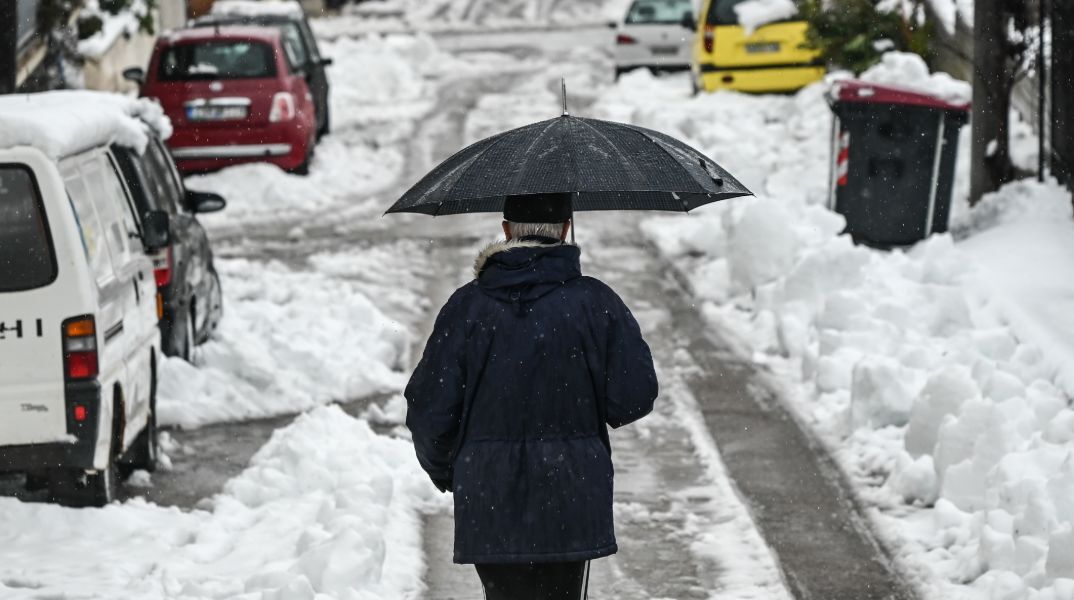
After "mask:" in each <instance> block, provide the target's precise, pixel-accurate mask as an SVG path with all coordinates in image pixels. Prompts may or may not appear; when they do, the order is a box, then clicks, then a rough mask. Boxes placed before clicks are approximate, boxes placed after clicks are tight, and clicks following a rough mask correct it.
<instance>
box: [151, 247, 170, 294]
mask: <svg viewBox="0 0 1074 600" xmlns="http://www.w3.org/2000/svg"><path fill="white" fill-rule="evenodd" d="M149 257H150V258H151V259H153V277H155V278H156V280H157V287H158V288H162V287H165V286H166V285H168V284H169V283H171V282H172V267H173V265H174V263H175V257H174V256H172V247H171V246H168V247H167V248H162V249H160V250H157V251H156V252H154V253H152V254H151V255H150V256H149Z"/></svg>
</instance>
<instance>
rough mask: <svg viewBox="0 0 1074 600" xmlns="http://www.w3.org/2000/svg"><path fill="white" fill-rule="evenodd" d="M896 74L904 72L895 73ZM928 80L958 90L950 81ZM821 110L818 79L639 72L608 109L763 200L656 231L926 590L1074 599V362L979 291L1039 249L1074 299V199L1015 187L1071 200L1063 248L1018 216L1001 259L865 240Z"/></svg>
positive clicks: (965, 247) (661, 223) (1039, 203)
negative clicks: (789, 81) (790, 87)
mask: <svg viewBox="0 0 1074 600" xmlns="http://www.w3.org/2000/svg"><path fill="white" fill-rule="evenodd" d="M892 63H894V64H892ZM892 66H894V67H906V66H907V62H906V61H904V60H901V59H898V58H896V59H895V60H891V59H889V60H888V61H887V62H885V64H884V66H883V67H882V68H888V67H892ZM910 66H912V65H910ZM892 71H895V72H898V71H900V69H897V68H896V69H892ZM902 72H903V73H904V76H903V82H904V83H905V79H906V76H905V73H906V71H902ZM910 74H911V75H913V71H912V70H911V71H910ZM925 85H926V86H932V85H935V87H934V88H933V89H934V90H935V91H936V92H937V93H947V92H948V91H950V89H952V88H956V87H960V86H957V85H951V82H949V81H945V80H944V79H943V78H936V77H935V76H932V77H929V78H928V83H925ZM822 96H823V86H822V85H820V84H818V85H814V86H811V87H808V88H806V89H804V90H802V91H801V92H799V93H798V94H797V95H796V96H794V97H773V96H745V95H741V94H735V93H721V94H710V95H701V96H697V97H690V95H689V84H688V81H687V80H686V79H680V80H676V79H664V80H656V79H654V78H652V77H651V76H649V75H648V74H647V73H640V72H638V73H632V74H629V75H627V76H625V77H624V78H623V79H622V80H621V81H620V83H619V84H618V85H617V86H616V87H614V88H612V89H611V90H609V91H608V93H606V94H605V95H604V96H603V97H602V98H601V99H600V100H598V102H597V104H596V106H595V107H594V111H595V112H596V116H602V117H607V118H613V119H620V120H627V121H632V122H635V123H638V124H641V125H644V126H648V127H652V128H654V129H657V130H662V131H665V132H667V133H669V134H672V135H675V136H677V137H680V138H682V139H684V140H686V141H688V142H690V143H692V144H693V145H695V146H696V147H698V148H700V149H702V150H703V151H706V152H707V153H709V154H710V156H712V157H713V158H715V159H716V160H717V162H719V163H720V164H722V165H723V166H725V167H727V168H728V169H729V170H730V171H731V172H732V173H734V174H736V176H739V177H740V178H741V179H742V180H743V182H744V183H745V184H746V185H747V186H749V187H750V188H751V189H753V190H754V191H755V192H757V193H758V196H759V198H757V199H736V200H732V201H729V202H724V203H719V204H717V205H714V206H710V207H706V208H703V209H700V210H698V211H695V212H696V214H694V215H692V216H689V217H682V216H676V217H658V218H653V219H651V220H649V221H648V222H647V223H646V224H645V226H644V231H645V233H646V234H647V235H648V236H649V237H650V238H651V239H652V240H653V241H654V242H655V243H656V244H657V245H658V246H659V248H660V249H661V251H662V252H663V253H664V254H666V255H668V256H669V257H672V258H674V262H675V264H676V265H679V266H680V268H682V269H683V270H684V272H685V273H686V274H687V275H688V276H689V277H690V279H691V281H692V284H693V287H694V292H695V293H696V294H697V295H698V296H699V298H700V299H701V300H702V301H703V302H704V308H703V311H704V313H705V316H706V317H707V318H708V320H709V321H710V323H711V324H712V326H713V327H718V328H719V329H720V330H721V331H722V332H723V333H724V334H725V335H732V336H737V337H738V338H740V339H741V340H743V341H744V342H745V343H746V344H747V346H748V347H750V348H752V349H753V350H754V352H755V353H756V354H755V357H756V359H757V360H759V361H762V362H765V363H768V364H769V365H770V366H771V368H772V369H773V370H774V371H775V372H776V373H778V374H779V377H780V379H781V381H783V382H784V385H785V387H786V390H787V395H788V397H789V398H790V399H791V400H792V402H793V404H794V406H795V407H796V408H797V410H798V411H799V412H800V414H801V415H802V417H803V420H804V421H806V422H808V423H810V424H812V425H813V426H814V427H816V428H817V430H818V431H819V432H821V434H822V435H823V437H824V438H825V439H827V440H828V441H829V443H831V444H832V445H833V447H834V448H835V450H836V455H837V456H838V458H839V459H840V462H841V464H842V465H843V466H844V468H845V469H846V470H847V471H848V473H849V474H850V475H851V477H852V479H853V480H854V481H855V482H856V484H857V485H858V486H859V491H860V493H861V494H862V496H863V498H865V500H866V501H867V503H868V504H869V505H871V506H873V507H874V512H875V515H876V522H877V523H878V524H879V526H881V527H882V530H883V532H884V533H885V537H886V538H887V540H888V541H889V542H890V543H892V544H893V545H894V546H895V548H896V553H897V554H898V555H899V556H901V557H902V559H903V560H904V564H905V565H907V566H908V568H909V569H910V570H911V571H912V572H913V573H914V574H915V575H916V576H917V577H918V578H919V580H920V583H921V586H922V587H923V588H924V589H925V590H926V591H927V593H928V596H929V597H932V598H972V599H976V598H982V599H983V598H999V597H1002V598H1026V599H1029V598H1033V599H1038V600H1043V599H1045V598H1047V599H1053V598H1072V597H1074V595H1072V592H1074V533H1072V532H1074V504H1072V503H1071V500H1070V499H1071V498H1074V410H1072V408H1071V400H1070V398H1071V396H1070V391H1069V390H1066V391H1064V388H1065V387H1067V382H1068V379H1066V377H1067V375H1066V373H1067V372H1068V371H1069V369H1068V368H1067V367H1066V365H1067V364H1069V363H1070V358H1069V355H1067V354H1063V353H1062V352H1060V351H1057V350H1055V349H1054V348H1051V347H1050V346H1049V345H1048V344H1047V343H1044V338H1042V337H1040V336H1039V335H1037V334H1034V333H1032V331H1031V329H1029V328H1026V327H1018V325H1017V323H1018V320H1017V318H1016V317H1017V316H1018V313H1017V311H1015V310H1012V309H1011V306H1012V305H1011V304H1009V303H1007V302H1005V301H1004V300H1005V299H1004V298H1003V297H1002V296H999V295H996V294H994V293H991V292H990V291H987V290H985V289H983V288H982V286H981V285H982V284H981V282H982V281H985V282H988V281H993V282H994V281H995V280H996V277H1000V276H1002V274H1003V273H1004V272H1006V273H1018V272H1019V269H1018V268H1017V266H1020V267H1021V271H1025V270H1026V269H1028V268H1031V266H1030V264H1029V263H1030V262H1033V261H1034V260H1036V259H1033V258H1032V256H1037V255H1039V254H1040V253H1038V254H1037V255H1029V254H1024V253H1020V252H1019V250H1018V248H1019V246H1020V245H1024V244H1028V243H1030V241H1029V240H1030V239H1032V236H1034V235H1035V236H1038V237H1040V238H1041V239H1040V240H1039V241H1038V242H1037V243H1039V244H1042V245H1045V244H1048V245H1047V248H1051V249H1052V250H1051V252H1050V253H1048V251H1047V250H1045V253H1046V254H1047V256H1050V257H1051V259H1050V260H1049V261H1042V264H1040V265H1039V266H1034V267H1032V269H1033V270H1037V269H1054V270H1055V271H1054V272H1055V273H1056V275H1054V276H1053V277H1054V278H1056V279H1058V281H1055V282H1054V283H1055V285H1052V286H1049V287H1048V288H1047V289H1051V290H1053V291H1052V292H1049V293H1051V294H1053V296H1051V297H1052V298H1054V299H1056V300H1059V299H1061V298H1066V297H1074V289H1070V288H1074V277H1066V278H1064V277H1063V276H1062V275H1060V274H1059V273H1065V272H1067V271H1068V270H1069V269H1066V267H1065V265H1059V264H1058V262H1062V261H1063V260H1064V258H1063V257H1064V256H1069V254H1068V253H1067V251H1064V250H1058V248H1065V247H1067V246H1069V239H1070V238H1071V233H1072V232H1071V231H1070V230H1071V229H1074V227H1071V226H1070V225H1069V222H1070V215H1069V195H1067V194H1065V193H1062V192H1060V191H1059V190H1058V188H1055V187H1049V186H1042V187H1032V186H1030V187H1025V186H1023V187H1021V188H1017V189H1016V190H1015V189H1012V190H1010V191H1009V192H1007V198H1009V197H1011V196H1022V197H1024V201H1023V204H1024V205H1025V206H1027V207H1028V208H1026V209H1025V210H1026V211H1027V212H1028V213H1029V214H1031V215H1041V214H1042V213H1041V211H1042V210H1045V211H1046V212H1045V213H1043V214H1053V213H1054V209H1052V208H1042V207H1046V206H1054V205H1055V202H1054V201H1051V200H1049V199H1048V197H1049V195H1060V194H1061V195H1062V197H1063V198H1064V201H1063V202H1064V203H1065V204H1064V206H1065V207H1066V213H1064V214H1065V216H1064V217H1063V219H1064V221H1063V223H1065V225H1064V227H1065V228H1064V231H1065V232H1066V234H1065V236H1066V237H1062V238H1060V239H1063V240H1066V242H1065V245H1062V244H1060V245H1055V244H1050V242H1047V241H1046V240H1045V239H1044V238H1045V237H1047V239H1055V236H1054V235H1050V234H1048V231H1047V230H1046V229H1045V228H1043V227H1041V226H1040V223H1041V222H1047V221H1053V222H1054V219H1052V218H1051V217H1044V218H1040V217H1034V218H1033V219H1030V221H1029V222H1028V224H1027V221H1026V220H1024V219H1022V220H1019V219H1016V217H1014V216H1010V218H1011V219H1015V220H1016V221H1017V222H1018V223H1021V226H1023V227H1026V228H1027V229H1026V230H1025V235H1015V234H1014V233H1010V232H1008V233H1005V234H1001V235H1002V236H1003V237H1005V238H1007V239H1008V240H1009V241H1010V243H1008V244H1007V245H1006V246H1005V247H1000V246H998V245H997V243H996V242H995V241H994V240H990V239H989V238H988V235H989V234H988V232H984V233H976V234H975V235H973V236H971V237H970V238H969V239H968V240H967V241H965V242H963V243H956V242H955V241H954V239H953V238H952V237H950V236H947V235H940V236H934V237H933V238H931V239H930V240H928V241H926V242H923V243H921V244H919V245H917V246H916V247H914V248H911V249H908V250H906V251H895V252H880V251H874V250H870V249H867V248H864V247H860V246H855V245H854V244H853V243H852V242H851V241H850V239H849V238H848V237H847V236H843V235H840V232H841V231H842V229H843V227H844V221H843V218H842V216H840V215H837V214H835V213H832V212H830V211H829V210H828V209H827V208H825V206H824V205H825V201H826V195H827V194H826V190H827V183H828V181H827V178H828V173H829V165H828V161H829V144H830V139H829V136H830V129H829V128H830V126H831V125H830V123H831V121H830V117H829V116H828V109H827V107H826V105H825V104H824V101H823V97H822ZM1000 201H1001V200H997V202H1000ZM1047 211H1052V212H1047ZM1026 236H1029V237H1026ZM975 244H981V245H983V246H986V247H988V248H989V249H990V250H992V252H991V253H988V252H984V251H982V249H981V248H980V247H977V246H975ZM997 252H998V253H1002V252H1008V253H1019V254H1017V255H1016V256H1019V257H1023V258H1025V259H1026V262H1023V261H1021V260H1019V259H1018V258H1014V257H1010V258H1008V259H1007V260H1008V264H1013V265H1016V268H1014V269H1013V270H1012V269H1006V270H1005V271H1001V272H999V275H996V272H994V271H990V270H988V268H987V265H985V264H982V262H985V261H988V260H989V257H990V256H995V255H996V253H997ZM1057 253H1058V254H1060V255H1061V256H1054V255H1055V254H1057ZM978 255H979V256H980V257H981V261H982V262H978V259H977V257H978ZM692 257H699V258H692ZM1066 262H1069V261H1066ZM1053 263H1055V264H1053ZM1064 269H1065V270H1064ZM1042 272H1049V271H1042ZM1039 280H1040V278H1037V281H1039ZM1066 280H1070V281H1066ZM1000 281H1002V280H1000ZM1043 281H1044V282H1045V283H1048V282H1050V281H1051V280H1049V279H1048V278H1044V279H1043ZM1060 282H1063V283H1060ZM1029 289H1033V288H1029ZM1062 290H1069V291H1062ZM1038 291H1039V290H1038ZM1011 292H1012V293H1013V294H1014V295H1015V296H1017V295H1018V294H1019V293H1023V294H1024V293H1026V292H1025V291H1024V289H1016V290H1011ZM1039 302H1042V303H1047V302H1048V300H1045V299H1041V300H1039ZM1064 302H1065V300H1064ZM1018 306H1022V304H1018ZM1061 306H1066V304H1063V305H1060V306H1057V310H1056V311H1055V312H1056V313H1061V312H1062V310H1061ZM1064 319H1066V320H1064V321H1063V322H1064V323H1066V322H1067V320H1069V319H1068V318H1067V317H1064ZM1043 322H1044V323H1048V322H1049V321H1048V320H1045V321H1043ZM1053 337H1057V338H1060V339H1062V338H1063V336H1062V335H1057V336H1053ZM1069 345H1070V344H1069V342H1065V346H1066V347H1068V346H1069ZM997 594H998V595H997Z"/></svg>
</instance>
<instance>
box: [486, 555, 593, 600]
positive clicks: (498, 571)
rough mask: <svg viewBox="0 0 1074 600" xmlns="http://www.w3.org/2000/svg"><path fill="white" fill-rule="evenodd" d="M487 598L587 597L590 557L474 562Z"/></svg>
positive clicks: (543, 599)
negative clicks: (536, 560) (540, 561)
mask: <svg viewBox="0 0 1074 600" xmlns="http://www.w3.org/2000/svg"><path fill="white" fill-rule="evenodd" d="M474 566H475V567H477V576H478V577H480V578H481V586H482V587H483V588H484V589H485V600H585V598H587V596H588V588H589V561H578V562H559V563H530V564H521V565H474Z"/></svg>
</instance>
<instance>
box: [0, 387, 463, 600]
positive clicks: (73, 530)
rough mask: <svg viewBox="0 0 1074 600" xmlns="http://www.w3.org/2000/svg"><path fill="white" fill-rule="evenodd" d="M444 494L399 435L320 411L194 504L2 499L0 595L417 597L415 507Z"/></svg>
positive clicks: (277, 436)
mask: <svg viewBox="0 0 1074 600" xmlns="http://www.w3.org/2000/svg"><path fill="white" fill-rule="evenodd" d="M442 501H443V500H442V497H441V496H440V495H439V494H438V493H437V492H436V490H435V489H434V488H433V487H432V485H431V484H430V483H429V482H428V479H427V477H426V476H425V474H424V473H423V472H422V471H421V469H420V467H418V464H417V462H416V461H415V460H414V451H413V447H412V446H411V445H410V444H409V443H408V442H406V441H402V440H395V439H390V438H387V437H384V436H379V435H377V434H375V433H374V432H373V431H372V430H371V429H370V428H369V426H368V425H367V424H366V423H365V422H364V421H359V420H357V419H354V418H352V417H350V416H349V415H347V414H346V413H344V412H343V411H342V410H340V409H339V408H338V407H326V408H320V409H316V410H314V411H312V412H310V413H308V414H305V415H302V416H300V417H298V418H297V419H296V420H295V422H294V423H293V424H292V425H290V426H288V427H286V428H284V429H281V430H279V431H277V432H276V433H274V434H273V436H272V439H270V440H269V442H268V443H267V444H266V445H265V446H264V447H263V448H262V449H261V450H260V451H258V453H257V454H256V455H255V456H254V457H253V459H252V460H251V462H250V466H249V467H247V469H246V470H245V471H244V472H243V473H242V474H240V475H239V476H238V477H236V478H234V479H232V480H231V481H229V482H228V483H227V485H226V486H225V488H224V491H223V492H222V493H220V494H218V495H217V496H215V497H214V498H213V499H212V500H211V501H210V502H209V508H207V509H204V510H194V511H190V512H184V511H180V510H179V509H176V508H166V507H161V506H157V505H154V504H148V503H146V502H145V501H143V500H140V499H138V500H131V501H128V502H126V503H123V504H112V505H109V506H107V507H104V508H100V509H83V510H71V509H66V508H62V507H59V506H55V505H50V504H31V503H22V502H19V501H18V500H15V499H12V498H0V596H2V597H3V598H5V599H9V600H22V599H26V600H29V599H31V598H42V597H46V596H47V597H67V596H68V595H69V594H71V593H74V592H75V590H77V594H78V595H80V596H84V597H93V598H110V599H114V600H128V599H130V600H134V599H142V598H187V599H191V600H193V599H223V598H228V599H232V600H314V599H315V598H349V599H353V600H374V599H383V598H407V597H414V596H416V595H417V593H419V592H420V586H421V583H420V582H421V576H422V573H423V571H424V559H423V553H422V545H421V533H420V532H421V529H420V519H421V512H420V511H421V510H422V509H423V508H425V507H429V506H434V505H436V504H434V503H439V502H442ZM48 565H53V566H54V567H55V568H47V566H48Z"/></svg>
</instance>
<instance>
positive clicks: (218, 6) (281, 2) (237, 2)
mask: <svg viewBox="0 0 1074 600" xmlns="http://www.w3.org/2000/svg"><path fill="white" fill-rule="evenodd" d="M212 12H213V14H214V15H239V16H244V17H246V16H258V15H272V16H283V17H301V16H303V15H304V14H305V11H303V10H302V5H301V4H299V3H298V2H296V1H295V0H217V1H216V2H214V3H213V8H212Z"/></svg>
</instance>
